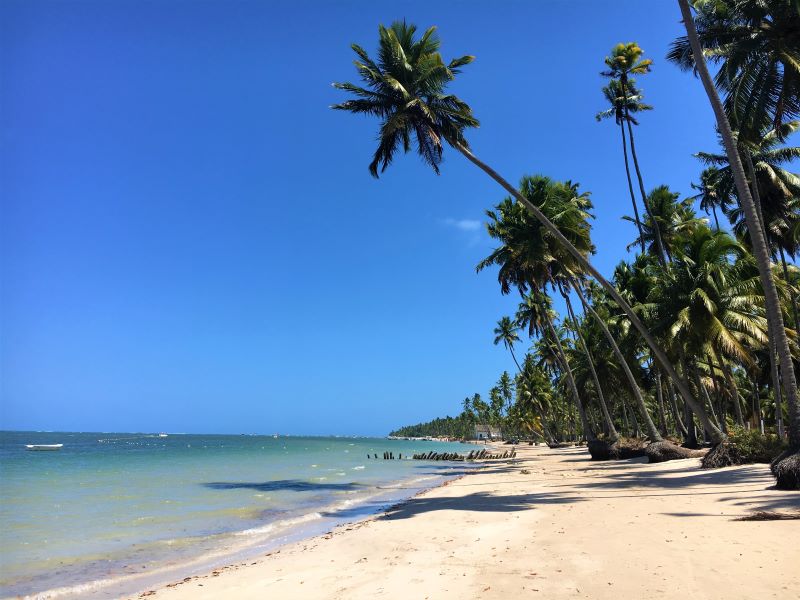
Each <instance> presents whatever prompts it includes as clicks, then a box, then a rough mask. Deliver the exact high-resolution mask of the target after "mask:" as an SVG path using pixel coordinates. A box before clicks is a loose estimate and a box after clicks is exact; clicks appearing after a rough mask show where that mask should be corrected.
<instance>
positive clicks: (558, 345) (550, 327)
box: [536, 291, 595, 441]
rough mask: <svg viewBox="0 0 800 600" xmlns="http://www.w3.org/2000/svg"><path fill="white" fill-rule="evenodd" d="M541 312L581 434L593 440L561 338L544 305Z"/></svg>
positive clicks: (593, 436) (592, 433) (592, 432)
mask: <svg viewBox="0 0 800 600" xmlns="http://www.w3.org/2000/svg"><path fill="white" fill-rule="evenodd" d="M536 297H537V299H538V297H539V294H538V291H537V292H536ZM542 312H543V314H544V318H545V319H544V320H545V322H546V323H547V330H548V331H549V332H550V335H551V336H552V338H553V342H554V343H555V345H556V350H557V352H558V358H559V360H560V361H561V363H562V367H563V369H564V375H565V376H566V378H567V385H569V387H570V389H571V390H572V397H573V399H574V400H575V406H576V407H577V409H578V415H580V418H581V425H582V426H583V435H585V436H586V440H587V441H591V440H594V439H595V435H594V431H592V428H591V426H590V425H589V421H588V420H587V418H586V411H584V410H583V403H581V396H580V394H579V393H578V387H577V386H576V385H575V378H574V377H573V376H572V369H571V368H570V366H569V361H568V360H567V355H566V354H565V353H564V347H563V346H562V345H561V339H560V338H559V337H558V333H557V332H556V328H555V327H554V326H553V321H552V319H551V318H550V311H548V310H547V307H546V306H543V310H542Z"/></svg>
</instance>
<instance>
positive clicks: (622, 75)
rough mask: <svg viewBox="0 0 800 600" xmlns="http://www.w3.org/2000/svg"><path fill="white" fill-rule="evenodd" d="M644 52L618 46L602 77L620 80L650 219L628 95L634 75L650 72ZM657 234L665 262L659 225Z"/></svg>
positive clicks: (634, 46)
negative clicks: (643, 56)
mask: <svg viewBox="0 0 800 600" xmlns="http://www.w3.org/2000/svg"><path fill="white" fill-rule="evenodd" d="M643 54H644V51H643V50H642V49H641V48H640V47H639V45H638V44H637V43H636V42H628V43H627V44H617V45H616V46H614V48H613V49H612V50H611V55H610V56H607V57H606V59H605V63H606V66H607V67H608V71H603V72H602V73H601V75H603V76H604V77H611V78H614V79H618V80H619V83H620V91H621V93H622V112H623V120H624V121H625V124H626V125H627V127H628V139H629V140H630V142H631V157H632V158H633V167H634V169H635V171H636V179H637V181H638V183H639V193H640V194H641V195H642V204H644V207H645V210H646V211H647V214H648V216H649V217H650V219H653V215H652V214H651V213H650V206H649V204H648V202H647V194H646V193H645V191H644V181H643V179H642V170H641V169H640V168H639V158H638V156H637V155H636V142H635V139H634V137H633V122H632V121H631V119H630V111H629V109H628V100H627V98H628V95H629V94H631V95H633V94H634V93H637V94H638V95H641V93H640V92H637V91H636V90H635V89H632V88H631V83H630V82H631V79H632V76H633V75H644V74H646V73H649V72H650V67H651V65H652V64H653V61H652V60H650V59H649V58H642V55H643ZM655 234H656V247H657V248H658V249H659V255H660V257H661V260H665V258H664V251H663V249H662V246H661V234H660V233H659V231H658V224H657V223H656V227H655Z"/></svg>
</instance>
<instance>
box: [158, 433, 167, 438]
mask: <svg viewBox="0 0 800 600" xmlns="http://www.w3.org/2000/svg"><path fill="white" fill-rule="evenodd" d="M158 437H167V434H166V433H159V434H158Z"/></svg>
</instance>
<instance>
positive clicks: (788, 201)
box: [695, 121, 800, 251]
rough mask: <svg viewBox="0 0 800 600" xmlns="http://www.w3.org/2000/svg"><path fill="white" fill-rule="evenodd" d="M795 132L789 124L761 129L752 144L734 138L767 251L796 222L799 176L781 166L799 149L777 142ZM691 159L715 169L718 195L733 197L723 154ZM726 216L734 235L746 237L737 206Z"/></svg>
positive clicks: (797, 155)
mask: <svg viewBox="0 0 800 600" xmlns="http://www.w3.org/2000/svg"><path fill="white" fill-rule="evenodd" d="M798 129H800V121H790V122H788V123H784V124H783V125H781V127H780V128H779V129H778V130H776V129H770V130H762V131H761V132H759V133H758V136H757V139H756V141H750V140H747V139H744V138H742V137H741V136H740V135H737V136H736V138H737V143H738V144H737V145H738V150H739V155H740V157H741V160H743V162H744V163H746V164H747V166H748V173H747V175H748V177H747V179H748V183H749V184H750V189H751V191H752V194H753V200H754V201H756V202H757V203H756V212H757V213H758V215H759V219H760V220H761V225H762V227H763V229H764V232H765V235H766V237H767V242H768V243H769V244H770V247H771V248H777V247H779V245H780V243H781V242H782V241H784V236H785V235H786V231H787V230H788V229H789V228H790V227H791V225H792V224H793V223H794V222H795V221H797V220H798V205H797V200H796V199H797V198H798V197H800V176H798V175H796V174H795V173H792V172H790V171H788V170H786V169H785V168H784V165H785V164H786V163H789V162H791V161H793V160H796V159H797V158H800V147H787V146H783V145H782V143H781V140H782V139H785V138H787V137H788V136H790V135H791V134H793V133H795V132H796V131H797V130H798ZM695 156H697V157H698V158H699V159H700V160H701V161H702V162H703V163H705V164H706V165H711V166H713V167H715V168H716V184H717V185H716V187H717V189H718V190H719V193H720V195H722V196H724V197H727V198H730V197H731V196H735V194H736V183H735V181H734V178H733V173H732V171H731V166H730V163H729V162H728V157H727V155H726V154H718V153H711V152H698V153H697V154H696V155H695ZM727 214H728V217H729V218H730V219H731V224H732V225H733V226H734V230H735V231H736V232H737V234H742V235H744V234H746V233H747V227H746V223H745V221H744V219H743V214H742V209H741V208H740V207H737V208H735V209H732V210H729V211H728V213H727ZM790 251H791V249H790Z"/></svg>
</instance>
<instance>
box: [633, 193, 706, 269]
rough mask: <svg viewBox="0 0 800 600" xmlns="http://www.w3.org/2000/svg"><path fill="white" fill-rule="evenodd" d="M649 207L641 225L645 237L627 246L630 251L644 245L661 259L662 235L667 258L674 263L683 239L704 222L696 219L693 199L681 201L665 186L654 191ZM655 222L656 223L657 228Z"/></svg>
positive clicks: (649, 199)
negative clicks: (674, 256) (659, 254)
mask: <svg viewBox="0 0 800 600" xmlns="http://www.w3.org/2000/svg"><path fill="white" fill-rule="evenodd" d="M647 202H648V204H649V206H650V215H652V216H650V215H648V217H647V219H646V221H645V223H644V224H643V226H642V229H643V230H644V233H643V235H644V238H639V239H638V240H634V241H633V243H631V244H628V250H630V249H631V248H633V247H634V246H636V245H637V244H639V243H643V245H646V246H647V248H648V252H649V253H650V254H651V255H653V256H655V257H658V246H657V241H658V237H657V234H658V232H661V243H662V246H661V248H662V250H663V252H665V253H666V255H667V257H669V259H670V260H672V255H673V253H674V250H675V246H676V245H677V244H679V243H680V239H681V238H682V237H683V236H685V235H686V234H688V233H689V232H691V231H692V230H693V229H694V228H695V227H697V226H698V225H701V224H702V223H703V221H702V220H700V219H698V218H697V215H696V214H695V212H694V209H693V208H692V199H691V198H689V199H686V200H683V201H681V202H679V201H678V194H677V193H673V192H671V191H670V189H669V187H668V186H666V185H660V186H658V187H657V188H654V189H653V190H652V191H651V192H650V194H649V195H648V196H647ZM622 218H623V219H626V220H630V217H628V216H623V217H622ZM653 220H655V223H656V224H657V227H656V226H654V224H653Z"/></svg>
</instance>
